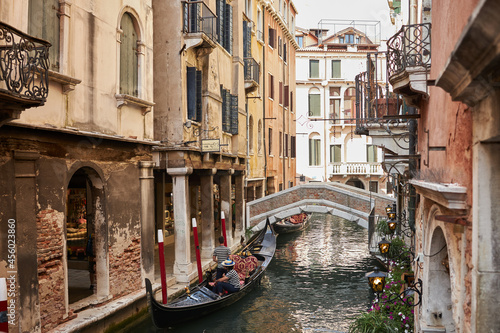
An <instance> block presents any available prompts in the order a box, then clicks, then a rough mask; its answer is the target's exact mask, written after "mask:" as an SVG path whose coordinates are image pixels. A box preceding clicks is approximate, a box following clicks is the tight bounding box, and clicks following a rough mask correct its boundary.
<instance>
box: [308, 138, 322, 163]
mask: <svg viewBox="0 0 500 333" xmlns="http://www.w3.org/2000/svg"><path fill="white" fill-rule="evenodd" d="M320 146H321V140H319V139H309V165H320V164H321V155H320V152H321V147H320Z"/></svg>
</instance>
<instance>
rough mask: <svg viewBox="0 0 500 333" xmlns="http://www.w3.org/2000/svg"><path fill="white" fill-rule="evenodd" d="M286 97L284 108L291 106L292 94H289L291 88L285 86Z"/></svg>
mask: <svg viewBox="0 0 500 333" xmlns="http://www.w3.org/2000/svg"><path fill="white" fill-rule="evenodd" d="M283 93H284V95H285V100H284V101H283V102H284V103H283V106H284V107H286V108H287V107H288V106H289V105H290V97H289V96H290V92H289V87H288V86H285V91H284V92H283Z"/></svg>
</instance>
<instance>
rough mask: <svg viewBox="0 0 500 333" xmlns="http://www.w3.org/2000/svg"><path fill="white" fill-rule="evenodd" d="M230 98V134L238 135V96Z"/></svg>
mask: <svg viewBox="0 0 500 333" xmlns="http://www.w3.org/2000/svg"><path fill="white" fill-rule="evenodd" d="M230 96H231V131H230V132H231V134H233V135H236V134H238V95H230Z"/></svg>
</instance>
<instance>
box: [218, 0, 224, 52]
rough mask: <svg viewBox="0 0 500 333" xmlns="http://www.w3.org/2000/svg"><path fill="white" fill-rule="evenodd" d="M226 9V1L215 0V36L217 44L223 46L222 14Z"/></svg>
mask: <svg viewBox="0 0 500 333" xmlns="http://www.w3.org/2000/svg"><path fill="white" fill-rule="evenodd" d="M225 9H226V0H217V8H216V10H217V35H218V37H219V39H218V41H219V44H220V45H222V46H224V22H225V18H224V12H225Z"/></svg>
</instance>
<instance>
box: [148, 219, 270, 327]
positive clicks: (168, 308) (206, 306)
mask: <svg viewBox="0 0 500 333" xmlns="http://www.w3.org/2000/svg"><path fill="white" fill-rule="evenodd" d="M269 231H270V232H269ZM262 235H263V236H262V239H261V240H260V242H255V243H254V245H255V246H257V245H258V246H260V247H259V250H258V251H256V253H254V255H255V256H256V257H257V258H258V259H259V261H262V260H263V261H262V264H261V265H260V266H259V268H258V269H257V270H256V271H255V272H254V273H253V274H252V275H251V276H250V280H249V281H248V282H247V283H246V284H245V285H244V286H243V287H242V288H241V290H240V291H238V292H236V293H232V294H229V295H226V296H223V297H218V296H215V297H213V299H211V300H209V301H206V302H200V303H197V304H195V305H189V306H176V304H175V303H176V300H174V302H173V303H171V304H167V305H164V304H161V303H159V302H158V301H157V300H156V299H155V298H154V294H153V290H152V285H151V281H149V279H146V296H147V302H148V306H149V312H150V315H151V318H152V320H153V323H154V325H155V326H156V327H158V328H167V327H171V326H173V325H175V324H177V323H181V322H185V321H188V320H193V319H196V318H199V317H202V316H206V315H208V314H210V313H213V312H215V311H218V310H220V309H222V308H224V307H226V306H229V305H231V304H233V303H235V302H237V301H239V300H240V299H242V298H243V297H245V295H247V294H248V293H250V292H251V291H252V290H253V289H254V288H255V286H257V285H258V284H260V281H261V279H262V276H263V275H264V272H265V270H266V268H267V266H268V264H269V263H270V261H271V259H272V257H273V256H274V252H275V250H276V234H275V233H274V231H273V229H272V228H271V226H270V225H269V224H267V227H266V229H264V230H263V232H262ZM259 237H260V235H259ZM259 237H256V239H259ZM251 252H252V253H253V251H251ZM257 252H258V253H257ZM206 285H207V281H203V282H202V283H201V284H200V285H198V286H196V287H195V288H193V290H192V291H191V295H192V296H194V295H196V294H197V293H198V294H200V293H203V289H204V287H205V286H206ZM200 295H201V294H200ZM210 295H211V294H210ZM211 296H213V295H211ZM179 298H180V299H184V300H185V299H186V298H188V297H187V296H186V295H181V296H180V297H179ZM177 304H180V302H177Z"/></svg>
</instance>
